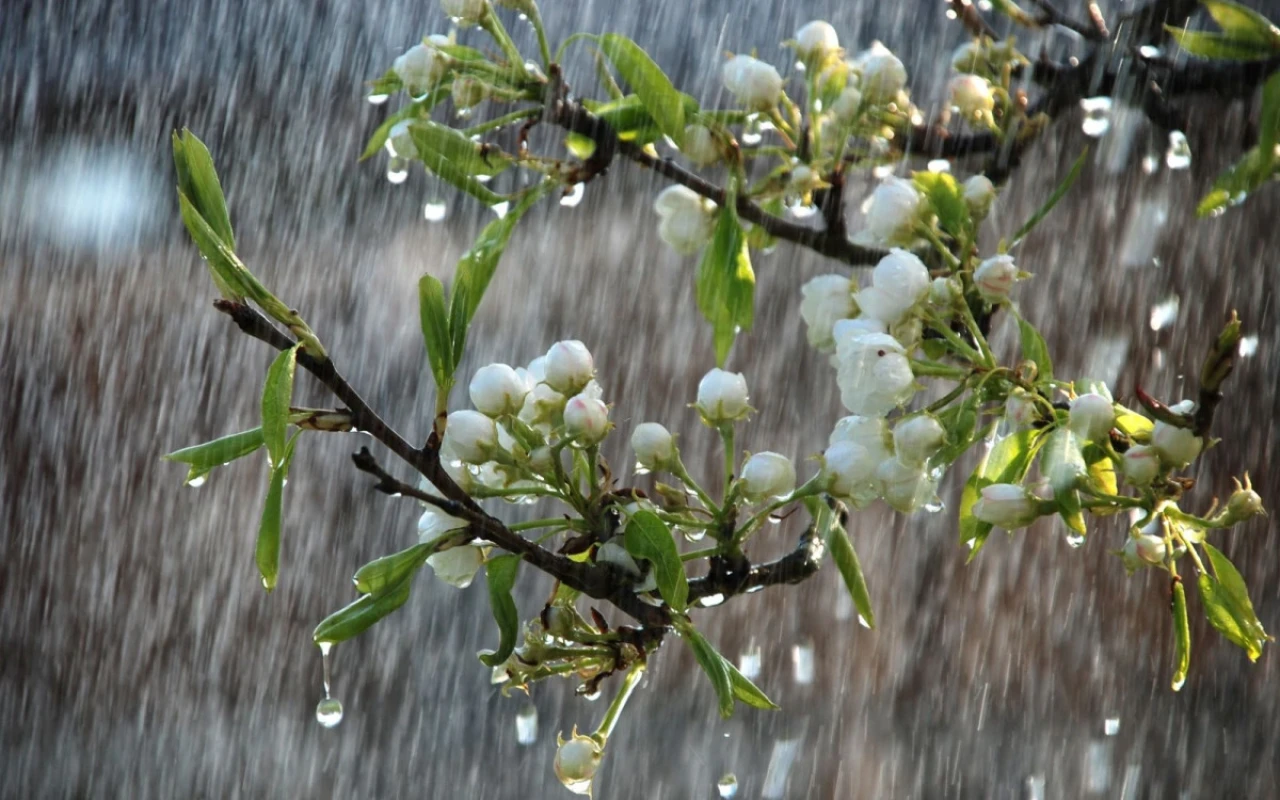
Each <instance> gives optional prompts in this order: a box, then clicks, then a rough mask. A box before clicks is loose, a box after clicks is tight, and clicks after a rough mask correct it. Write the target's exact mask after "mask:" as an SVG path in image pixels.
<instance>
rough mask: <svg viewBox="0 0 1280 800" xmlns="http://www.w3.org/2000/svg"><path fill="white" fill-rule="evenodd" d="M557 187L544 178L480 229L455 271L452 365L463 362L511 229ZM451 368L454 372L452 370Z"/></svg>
mask: <svg viewBox="0 0 1280 800" xmlns="http://www.w3.org/2000/svg"><path fill="white" fill-rule="evenodd" d="M555 187H556V183H555V182H554V181H544V182H542V183H541V184H539V185H538V186H537V187H535V188H533V189H531V190H530V191H528V192H527V193H526V194H525V195H524V197H522V198H521V199H520V202H519V203H517V204H516V205H515V207H514V208H512V209H510V210H509V211H508V212H507V215H506V216H505V217H503V218H502V219H496V220H494V221H493V222H490V223H489V224H488V225H486V226H485V227H484V230H482V231H480V235H479V236H477V237H476V241H475V244H473V245H471V249H470V250H468V251H467V252H466V253H465V254H464V255H463V256H462V259H461V260H459V261H458V266H457V268H456V269H455V270H454V273H453V285H452V286H451V287H450V289H449V324H448V327H449V339H450V343H451V345H452V352H453V357H452V361H451V364H452V365H453V367H452V368H456V366H457V365H458V364H460V363H462V353H463V349H464V348H465V346H466V343H467V329H468V328H470V327H471V320H472V318H473V317H474V316H475V314H476V309H477V308H479V307H480V300H481V299H482V298H483V297H484V293H485V290H486V289H488V288H489V281H490V280H492V279H493V274H494V273H495V272H496V271H497V269H498V261H499V260H500V259H501V258H502V253H503V251H504V250H505V249H506V247H507V242H508V241H509V240H510V239H511V232H512V231H513V230H515V227H516V224H517V223H518V222H520V218H521V217H523V216H524V214H525V212H526V211H528V210H529V209H530V208H532V207H533V204H534V203H536V202H537V201H538V200H539V199H541V198H542V196H543V195H545V194H546V193H547V192H549V191H551V190H552V189H554V188H555ZM452 368H451V371H452Z"/></svg>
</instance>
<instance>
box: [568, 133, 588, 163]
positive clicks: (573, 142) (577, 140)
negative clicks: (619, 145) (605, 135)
mask: <svg viewBox="0 0 1280 800" xmlns="http://www.w3.org/2000/svg"><path fill="white" fill-rule="evenodd" d="M564 146H565V149H566V150H568V151H569V152H570V153H571V154H572V155H573V157H574V158H577V159H581V160H582V161H586V160H587V159H588V158H591V154H592V153H594V152H595V151H596V142H595V139H592V138H591V137H589V136H583V135H581V134H578V133H570V134H568V135H567V136H565V137H564Z"/></svg>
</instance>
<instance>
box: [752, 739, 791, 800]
mask: <svg viewBox="0 0 1280 800" xmlns="http://www.w3.org/2000/svg"><path fill="white" fill-rule="evenodd" d="M799 752H800V740H799V739H779V740H778V741H776V742H774V743H773V752H772V753H770V754H769V767H768V769H766V770H765V773H764V786H763V787H762V788H761V790H760V796H761V797H764V798H766V800H781V798H783V797H785V796H786V795H785V794H784V791H785V789H786V788H787V774H788V773H789V772H791V764H792V763H793V762H794V761H795V760H796V755H797V754H798V753H799Z"/></svg>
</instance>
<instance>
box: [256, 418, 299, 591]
mask: <svg viewBox="0 0 1280 800" xmlns="http://www.w3.org/2000/svg"><path fill="white" fill-rule="evenodd" d="M297 441H298V434H294V436H293V438H292V439H290V440H289V443H288V444H287V445H286V446H285V449H284V457H283V459H282V460H281V461H280V463H279V464H277V465H276V466H275V467H273V468H272V470H271V479H270V481H269V482H268V484H267V500H266V503H264V504H263V506H262V519H261V520H260V521H259V522H258V539H257V544H256V545H255V546H254V561H255V562H257V564H258V574H260V575H261V576H262V588H264V589H266V590H267V591H268V592H269V591H271V590H272V589H274V588H276V581H277V579H278V578H279V576H280V527H281V524H282V522H283V519H284V483H285V479H286V478H288V477H289V463H290V462H291V461H292V460H293V448H294V445H295V444H296V443H297Z"/></svg>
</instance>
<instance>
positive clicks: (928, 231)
mask: <svg viewBox="0 0 1280 800" xmlns="http://www.w3.org/2000/svg"><path fill="white" fill-rule="evenodd" d="M916 230H917V231H918V232H920V233H923V234H924V238H926V239H928V240H929V244H931V245H933V248H934V249H935V250H937V251H938V252H939V253H940V254H941V255H942V260H943V261H946V262H947V266H948V267H950V268H951V271H952V272H958V271H959V270H960V259H958V258H956V256H955V253H952V252H951V248H950V247H947V245H946V244H945V243H944V242H943V241H942V238H941V237H940V236H938V232H937V231H935V230H934V229H933V226H932V225H917V226H916Z"/></svg>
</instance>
